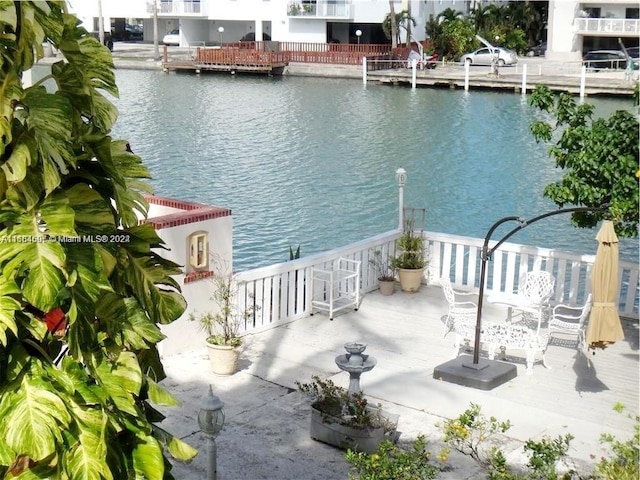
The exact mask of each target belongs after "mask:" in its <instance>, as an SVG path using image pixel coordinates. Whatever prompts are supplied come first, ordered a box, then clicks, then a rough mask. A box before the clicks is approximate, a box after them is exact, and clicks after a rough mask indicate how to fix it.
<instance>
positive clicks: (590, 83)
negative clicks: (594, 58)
mask: <svg viewBox="0 0 640 480" xmlns="http://www.w3.org/2000/svg"><path fill="white" fill-rule="evenodd" d="M367 81H368V82H375V83H380V84H388V85H402V86H407V85H411V83H412V72H411V69H410V68H394V69H387V70H374V71H369V72H367ZM415 82H416V87H442V88H452V89H464V88H465V77H464V69H462V68H457V67H455V66H448V67H437V68H435V69H434V70H418V71H417V72H416V80H415ZM540 83H543V84H545V85H547V86H548V87H549V88H550V89H551V90H552V91H557V92H569V93H573V94H578V93H579V92H580V76H579V75H535V74H532V75H528V76H527V78H526V89H527V90H531V89H533V88H534V87H535V86H536V85H537V84H540ZM636 83H637V81H633V80H625V79H624V76H623V74H622V72H618V73H617V74H615V75H614V74H607V73H587V76H586V79H585V95H587V96H589V95H627V96H628V95H632V94H633V88H634V86H635V85H636ZM468 87H469V89H473V90H478V89H487V90H489V89H490V90H509V91H513V92H520V91H521V90H522V72H518V71H517V70H516V69H515V68H514V67H502V68H501V69H500V71H499V73H498V75H495V74H491V73H489V68H488V67H487V68H482V67H474V68H472V69H471V72H470V73H469V81H468Z"/></svg>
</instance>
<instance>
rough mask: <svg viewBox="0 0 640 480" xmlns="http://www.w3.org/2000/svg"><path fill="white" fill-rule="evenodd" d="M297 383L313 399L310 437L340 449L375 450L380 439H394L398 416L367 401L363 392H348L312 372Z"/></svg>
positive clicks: (368, 451)
mask: <svg viewBox="0 0 640 480" xmlns="http://www.w3.org/2000/svg"><path fill="white" fill-rule="evenodd" d="M311 380H312V381H311V382H309V383H300V382H296V384H297V385H298V389H299V390H300V391H301V392H303V393H305V394H306V395H308V396H309V397H311V398H312V400H313V403H312V404H311V426H310V430H309V433H310V436H311V438H313V439H314V440H318V441H320V442H323V443H327V444H329V445H332V446H334V447H338V448H340V449H342V450H347V449H352V450H357V451H361V452H367V453H371V452H374V451H375V450H376V449H377V448H378V445H380V443H381V442H382V441H383V440H385V439H386V440H390V441H392V442H394V443H395V441H396V440H397V432H396V429H397V426H398V415H395V414H392V413H389V412H385V411H384V410H382V409H381V408H380V406H377V407H372V406H370V405H369V404H368V402H367V399H366V398H365V397H364V394H363V393H362V392H361V391H360V392H356V393H353V394H350V393H349V392H348V391H347V390H346V389H345V388H342V387H339V386H338V385H336V384H335V383H333V382H332V381H331V380H324V379H321V378H320V377H318V376H317V375H314V376H312V377H311Z"/></svg>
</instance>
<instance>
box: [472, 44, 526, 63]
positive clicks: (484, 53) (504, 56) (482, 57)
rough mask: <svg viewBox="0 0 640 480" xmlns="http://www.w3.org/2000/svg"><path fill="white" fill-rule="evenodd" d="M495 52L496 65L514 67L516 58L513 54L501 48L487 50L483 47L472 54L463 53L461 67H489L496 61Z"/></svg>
mask: <svg viewBox="0 0 640 480" xmlns="http://www.w3.org/2000/svg"><path fill="white" fill-rule="evenodd" d="M496 50H497V51H498V65H500V66H502V65H515V64H516V63H518V56H517V55H516V54H515V52H512V51H511V50H508V49H506V48H502V47H494V48H488V47H484V48H481V49H479V50H476V51H475V52H472V53H465V54H464V55H462V56H461V57H460V63H462V64H463V65H464V64H465V63H468V64H469V65H491V64H492V63H493V62H494V61H495V59H496Z"/></svg>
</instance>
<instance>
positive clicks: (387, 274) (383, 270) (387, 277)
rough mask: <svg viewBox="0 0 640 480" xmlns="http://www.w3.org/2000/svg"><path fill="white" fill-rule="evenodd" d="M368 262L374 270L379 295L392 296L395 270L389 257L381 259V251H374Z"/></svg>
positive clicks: (394, 285) (394, 284)
mask: <svg viewBox="0 0 640 480" xmlns="http://www.w3.org/2000/svg"><path fill="white" fill-rule="evenodd" d="M369 262H370V263H371V265H373V267H374V268H375V270H376V277H377V279H378V289H379V290H380V294H382V295H391V294H393V292H394V290H395V287H396V276H395V273H396V270H395V268H394V267H393V266H392V264H391V259H390V258H389V257H387V258H383V257H382V251H380V250H376V251H374V252H373V258H371V259H370V260H369Z"/></svg>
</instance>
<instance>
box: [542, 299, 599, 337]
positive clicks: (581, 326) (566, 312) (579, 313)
mask: <svg viewBox="0 0 640 480" xmlns="http://www.w3.org/2000/svg"><path fill="white" fill-rule="evenodd" d="M592 304H593V299H592V297H591V294H589V295H588V296H587V300H586V301H585V304H584V305H582V306H570V305H563V304H559V305H556V306H555V307H553V311H552V313H551V319H550V320H549V340H551V337H552V336H556V337H557V334H567V335H576V336H577V341H578V344H577V348H581V347H584V346H585V342H586V329H587V317H588V316H589V312H590V311H591V305H592Z"/></svg>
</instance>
